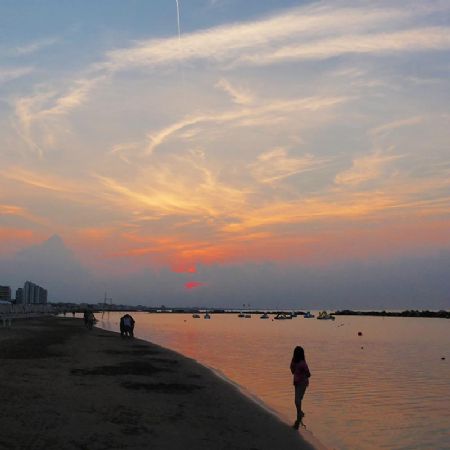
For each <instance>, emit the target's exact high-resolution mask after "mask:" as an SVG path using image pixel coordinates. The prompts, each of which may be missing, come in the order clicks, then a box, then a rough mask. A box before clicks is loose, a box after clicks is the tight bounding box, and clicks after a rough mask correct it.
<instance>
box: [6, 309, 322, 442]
mask: <svg viewBox="0 0 450 450" xmlns="http://www.w3.org/2000/svg"><path fill="white" fill-rule="evenodd" d="M0 359H1V364H0V375H1V376H2V380H4V382H3V383H2V385H0V401H1V402H2V405H5V406H6V407H4V408H2V411H1V412H0V420H1V422H2V425H3V429H5V430H8V432H7V433H2V434H1V435H0V447H4V448H11V449H26V448H30V449H31V448H32V449H33V450H35V449H36V450H39V449H44V448H45V449H66V448H67V449H87V450H97V449H98V450H100V449H105V450H106V449H115V448H133V449H141V448H142V449H146V448H157V449H158V448H160V449H168V450H175V449H184V448H195V449H198V450H202V449H209V448H211V447H215V448H216V449H217V450H220V449H224V450H225V449H243V450H244V449H247V450H248V449H253V448H254V449H258V450H265V449H267V450H269V449H273V448H280V449H293V450H294V449H299V450H300V449H305V450H313V449H314V448H317V447H316V446H313V445H312V444H311V443H309V442H307V441H306V440H305V438H304V436H301V435H300V434H299V433H297V432H296V431H294V430H292V429H291V428H290V427H289V426H288V425H286V424H285V423H283V422H282V421H281V420H279V419H278V418H277V417H275V416H273V415H272V414H271V413H270V412H269V411H267V410H265V409H263V408H262V407H261V406H259V405H258V404H257V403H255V402H254V401H253V400H252V399H251V398H248V397H246V396H245V393H243V392H241V391H240V390H239V389H237V388H236V386H235V385H233V384H232V383H230V382H229V381H227V380H224V379H221V377H220V376H219V375H218V374H217V373H215V372H214V371H212V370H211V369H209V368H207V367H205V366H202V365H201V364H200V363H198V362H196V361H195V360H193V359H190V358H188V357H185V356H184V355H181V354H179V353H176V352H174V351H172V350H169V349H166V348H163V347H161V346H158V345H156V344H153V343H150V342H148V341H144V340H140V339H122V338H121V337H120V335H119V334H118V333H115V332H113V331H107V330H103V329H101V328H97V327H96V328H94V329H93V330H92V331H89V330H87V329H86V328H85V327H84V325H83V321H82V320H81V319H77V318H75V319H74V318H57V317H48V318H39V319H27V320H22V321H15V323H14V326H13V327H12V328H5V329H0Z"/></svg>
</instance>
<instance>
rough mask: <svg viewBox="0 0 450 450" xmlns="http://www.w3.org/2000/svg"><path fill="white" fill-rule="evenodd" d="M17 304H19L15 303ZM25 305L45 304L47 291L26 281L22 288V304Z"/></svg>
mask: <svg viewBox="0 0 450 450" xmlns="http://www.w3.org/2000/svg"><path fill="white" fill-rule="evenodd" d="M17 303H19V302H18V301H17ZM21 303H23V304H25V305H36V304H39V305H43V304H46V303H47V290H46V289H44V288H43V287H41V286H38V285H37V284H34V283H32V282H31V281H26V282H25V285H24V287H23V296H22V302H21Z"/></svg>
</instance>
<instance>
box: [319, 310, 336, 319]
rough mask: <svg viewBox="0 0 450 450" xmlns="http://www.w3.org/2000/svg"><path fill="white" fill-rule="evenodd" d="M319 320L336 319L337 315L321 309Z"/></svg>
mask: <svg viewBox="0 0 450 450" xmlns="http://www.w3.org/2000/svg"><path fill="white" fill-rule="evenodd" d="M317 318H318V319H319V320H335V317H334V316H332V315H331V314H328V313H327V312H326V311H321V312H320V313H319V315H318V316H317Z"/></svg>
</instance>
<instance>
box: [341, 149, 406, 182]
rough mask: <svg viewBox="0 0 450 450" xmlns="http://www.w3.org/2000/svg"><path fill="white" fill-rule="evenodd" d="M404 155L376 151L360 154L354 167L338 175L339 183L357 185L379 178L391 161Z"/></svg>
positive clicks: (353, 164)
mask: <svg viewBox="0 0 450 450" xmlns="http://www.w3.org/2000/svg"><path fill="white" fill-rule="evenodd" d="M403 157H404V155H392V154H387V153H383V152H380V151H376V152H374V153H371V154H370V155H365V156H360V157H357V158H355V159H354V160H353V161H352V167H350V168H349V169H347V170H344V171H343V172H340V173H338V174H337V175H336V178H335V182H336V183H337V184H338V185H346V186H357V185H359V184H362V183H365V182H366V181H371V180H375V179H377V178H379V177H380V176H382V175H383V170H384V169H385V168H386V166H388V165H389V164H390V163H392V162H394V161H397V160H398V159H400V158H403Z"/></svg>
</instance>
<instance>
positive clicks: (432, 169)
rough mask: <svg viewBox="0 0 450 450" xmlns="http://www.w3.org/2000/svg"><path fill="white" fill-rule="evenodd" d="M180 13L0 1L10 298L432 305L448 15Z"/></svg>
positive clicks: (448, 170) (439, 291) (384, 7)
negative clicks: (28, 294)
mask: <svg viewBox="0 0 450 450" xmlns="http://www.w3.org/2000/svg"><path fill="white" fill-rule="evenodd" d="M178 3H179V9H178V10H177V2H175V1H173V2H172V1H155V2H151V4H150V2H144V1H137V2H134V3H133V7H132V8H131V7H130V6H129V5H127V4H124V3H123V2H119V1H108V2H106V1H98V2H95V4H92V5H90V6H89V8H88V3H87V2H76V3H73V4H66V3H61V2H57V1H53V0H52V1H46V2H40V4H39V5H38V4H36V3H35V2H31V1H24V2H22V3H21V7H19V6H17V4H16V3H14V2H9V1H6V2H2V4H1V5H0V17H1V18H0V23H1V25H2V29H3V30H4V36H5V39H4V41H3V43H2V44H1V46H0V55H1V56H2V63H1V64H0V130H1V134H0V136H1V137H0V163H1V164H2V169H3V170H2V177H1V178H0V271H1V273H2V274H4V276H5V277H8V278H9V279H10V280H11V281H10V284H11V285H15V284H16V283H18V282H19V281H18V280H19V278H18V277H19V275H18V274H19V273H21V274H23V276H24V277H22V278H24V279H35V280H36V282H37V283H39V284H43V285H45V286H48V288H49V292H50V295H55V296H57V297H58V298H57V299H61V300H67V301H70V300H74V299H75V298H83V299H91V300H94V299H96V298H98V299H99V300H101V297H102V296H103V293H104V291H105V290H107V291H108V292H109V291H112V292H114V293H115V294H114V297H115V299H117V302H118V303H130V304H138V303H141V304H146V302H147V303H148V304H173V305H174V306H177V305H192V304H211V305H218V306H237V305H242V304H243V303H251V304H253V305H254V306H255V307H258V306H261V307H264V306H273V307H276V306H279V307H283V306H290V305H294V303H295V302H297V301H300V302H306V304H305V305H304V306H306V307H314V306H316V307H320V306H324V307H326V306H329V307H353V308H357V307H358V306H361V308H363V307H366V306H367V307H384V308H386V309H389V308H396V307H408V306H411V307H413V306H416V307H422V306H423V307H432V308H437V309H439V308H448V306H449V304H450V294H449V293H450V282H449V280H448V276H447V275H446V268H447V269H448V267H449V264H450V233H449V232H448V230H449V229H450V219H449V217H450V216H449V213H450V181H449V180H450V164H449V163H450V158H449V153H450V150H449V143H450V133H449V125H450V109H449V106H448V105H449V104H450V98H449V97H450V89H449V88H450V86H449V79H450V77H449V72H450V65H449V63H448V61H449V52H450V5H449V4H448V3H447V2H444V1H419V0H414V1H413V0H408V1H406V2H404V1H402V2H399V1H380V2H377V3H376V4H373V2H368V1H367V2H366V1H363V2H360V1H358V2H357V1H350V0H344V1H337V2H331V1H320V2H317V1H293V0H281V1H279V2H269V1H267V2H261V1H253V0H250V1H248V2H245V5H242V4H241V3H242V2H239V3H238V2H237V0H215V1H213V0H192V1H188V0H185V1H183V0H180V1H179V2H178ZM178 12H179V15H177V13H178ZM52 236H53V237H52ZM5 282H6V279H5V280H4V281H3V283H5ZM71 295H73V296H74V297H75V298H73V299H72V298H64V299H63V298H61V297H64V296H65V297H70V296H71ZM136 298H139V300H138V301H136V300H135V299H136ZM57 299H56V298H55V300H57ZM51 300H52V299H51V298H49V301H51ZM300 306H301V305H300Z"/></svg>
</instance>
